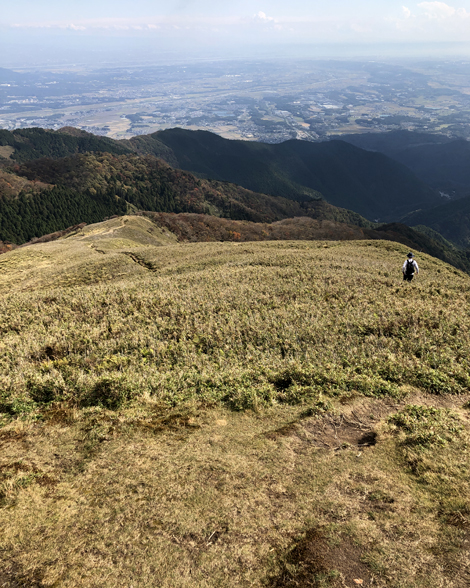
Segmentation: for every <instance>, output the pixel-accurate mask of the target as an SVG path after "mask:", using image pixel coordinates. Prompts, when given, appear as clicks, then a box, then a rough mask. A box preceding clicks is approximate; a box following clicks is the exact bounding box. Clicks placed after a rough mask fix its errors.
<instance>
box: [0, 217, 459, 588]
mask: <svg viewBox="0 0 470 588" xmlns="http://www.w3.org/2000/svg"><path fill="white" fill-rule="evenodd" d="M126 220H127V221H128V222H127V223H126ZM139 223H141V224H139ZM149 229H154V231H155V232H154V233H150V232H148V231H149ZM406 252H407V248H406V247H405V246H401V245H398V244H395V243H389V242H384V241H374V242H371V241H355V242H338V241H334V242H325V241H320V242H318V241H317V242H312V241H311V242H305V241H296V242H293V241H289V242H282V243H275V242H264V243H250V244H247V243H184V244H181V243H173V242H172V241H171V235H168V234H167V233H165V231H163V230H161V231H160V232H158V231H157V228H156V227H154V226H152V225H151V223H150V222H149V220H148V219H143V218H138V217H132V219H125V218H124V219H113V220H111V221H107V222H106V223H100V224H98V225H95V226H92V227H85V228H84V229H83V231H82V232H77V233H76V234H75V235H70V236H69V237H67V238H65V239H62V240H59V241H56V242H53V243H43V244H38V245H35V246H32V247H25V248H22V249H18V250H16V251H13V252H10V253H8V254H6V255H4V256H2V257H0V292H1V294H2V295H1V296H0V334H1V338H0V365H1V366H2V371H1V374H0V383H1V387H0V445H1V454H0V483H1V485H0V528H1V529H2V534H1V544H0V545H1V550H2V557H1V558H0V582H1V584H2V585H4V586H9V587H14V586H29V587H33V586H41V585H42V586H53V585H54V584H55V585H56V586H61V587H62V586H63V587H64V588H69V587H70V588H71V587H76V586H79V587H80V588H98V587H100V588H101V587H102V588H108V587H111V586H116V587H118V586H119V587H121V586H134V587H139V588H140V587H145V588H146V587H150V586H159V587H161V588H174V587H175V586H178V587H180V586H184V588H202V587H204V588H215V587H217V588H246V587H247V586H250V588H281V587H282V588H293V587H294V586H297V587H299V586H303V587H307V586H309V587H312V586H315V584H317V586H318V585H319V583H318V582H316V580H315V578H320V580H319V582H320V581H321V583H322V584H323V585H324V586H325V585H328V584H329V585H330V587H331V588H333V587H335V588H336V587H339V586H354V585H358V583H357V582H354V580H361V581H362V584H363V585H364V586H370V585H374V586H377V587H389V586H391V581H392V585H393V583H395V586H401V587H403V588H404V587H407V588H409V587H411V586H413V587H418V586H420V587H424V586H425V587H426V588H442V587H443V586H451V585H453V586H455V587H463V586H466V585H468V582H467V579H468V573H467V572H468V565H467V564H468V556H469V554H468V528H467V523H466V521H467V517H468V513H469V512H470V478H469V476H468V449H467V448H468V446H469V444H470V412H469V406H470V405H469V404H468V403H469V399H470V394H469V391H470V377H469V364H470V352H469V350H470V316H469V313H468V298H469V295H470V277H469V276H467V275H464V274H462V273H461V272H458V271H457V270H455V269H454V268H452V267H449V266H448V265H446V264H444V263H442V262H440V261H439V260H436V259H434V258H432V257H430V256H427V255H425V254H422V255H420V256H419V263H420V267H421V273H420V276H419V278H418V279H417V280H415V281H414V282H412V283H411V284H408V283H404V282H403V280H402V279H401V264H402V261H403V259H404V257H405V255H406ZM365 260H366V262H367V263H365ZM404 570H405V571H404ZM391 579H392V580H391ZM323 580H325V582H326V581H328V584H325V582H324V581H323ZM329 580H331V582H329ZM395 580H396V581H395ZM359 583H360V582H359Z"/></svg>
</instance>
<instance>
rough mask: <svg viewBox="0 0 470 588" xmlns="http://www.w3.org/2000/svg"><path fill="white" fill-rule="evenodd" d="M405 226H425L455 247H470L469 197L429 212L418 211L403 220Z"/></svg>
mask: <svg viewBox="0 0 470 588" xmlns="http://www.w3.org/2000/svg"><path fill="white" fill-rule="evenodd" d="M403 222H405V223H406V224H407V225H410V226H416V225H425V226H427V227H430V228H431V229H433V230H435V231H437V232H438V233H440V234H441V235H442V236H443V237H444V238H445V239H447V240H449V241H451V242H452V243H454V245H456V246H457V247H461V248H464V249H467V248H469V247H470V196H468V197H466V198H459V199H458V200H454V201H452V202H447V203H446V204H443V205H442V206H438V207H436V208H432V209H431V210H420V211H417V212H415V213H413V214H410V215H408V216H406V217H405V218H404V219H403Z"/></svg>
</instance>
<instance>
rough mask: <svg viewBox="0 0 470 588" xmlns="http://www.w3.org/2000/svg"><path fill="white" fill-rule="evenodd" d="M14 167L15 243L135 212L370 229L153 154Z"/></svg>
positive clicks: (8, 232)
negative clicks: (329, 222) (297, 220)
mask: <svg viewBox="0 0 470 588" xmlns="http://www.w3.org/2000/svg"><path fill="white" fill-rule="evenodd" d="M14 169H15V170H16V171H15V172H13V169H10V170H9V171H8V170H6V171H5V172H4V177H5V181H4V182H3V184H2V183H1V182H0V189H2V186H3V194H1V193H0V196H1V198H0V240H2V241H12V242H14V243H17V244H19V243H23V242H25V241H29V240H30V239H32V238H33V237H39V236H41V235H44V234H46V233H52V232H55V231H59V230H62V229H65V228H67V227H69V226H71V225H75V224H78V223H82V222H87V223H90V222H97V221H100V220H102V219H103V218H104V217H106V216H111V215H114V214H118V215H122V214H124V213H125V212H126V211H129V210H136V209H140V210H151V211H161V212H175V213H177V212H196V213H209V214H213V215H216V216H227V217H230V218H234V219H240V220H243V219H244V220H251V221H256V222H270V221H274V220H279V219H282V218H287V217H294V216H312V217H314V218H329V219H333V220H337V221H340V222H349V223H351V224H357V225H359V226H371V223H368V222H367V221H366V220H365V219H364V218H362V217H360V216H359V215H358V214H357V213H353V212H351V211H347V210H342V209H338V208H335V207H333V206H331V205H328V204H327V203H326V202H323V201H313V202H306V203H299V202H295V201H293V200H289V199H285V198H277V197H273V196H268V195H265V194H259V193H254V192H251V191H249V190H246V189H245V188H241V187H240V186H236V185H234V184H229V183H227V182H217V181H209V180H201V179H198V178H196V177H194V176H193V175H192V174H190V173H188V172H184V171H181V170H175V169H173V168H171V167H170V166H169V165H168V164H166V163H164V162H163V161H161V160H158V159H157V158H155V157H152V156H138V155H135V154H126V155H113V154H110V153H95V154H93V153H87V154H77V155H73V156H71V157H66V158H62V159H57V160H53V159H37V160H33V161H29V162H26V163H23V164H22V165H21V166H16V167H15V168H14ZM12 174H13V175H12ZM13 177H15V178H17V181H16V182H14V181H13ZM0 180H1V177H0ZM51 186H52V188H51ZM20 190H21V191H20Z"/></svg>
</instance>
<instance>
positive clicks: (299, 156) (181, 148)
mask: <svg viewBox="0 0 470 588" xmlns="http://www.w3.org/2000/svg"><path fill="white" fill-rule="evenodd" d="M151 137H153V138H154V140H155V145H156V149H157V151H158V152H159V153H161V147H160V146H161V144H162V143H163V144H165V145H166V146H167V147H169V148H171V150H172V152H173V154H174V156H175V157H176V160H177V162H178V166H179V167H181V168H183V169H186V170H189V171H192V172H195V173H198V174H202V175H203V176H205V177H210V178H215V179H223V180H227V181H230V182H235V183H237V184H240V185H242V186H244V187H246V188H249V189H250V190H255V191H258V192H264V193H267V194H272V195H278V196H284V197H286V198H293V199H298V200H302V199H305V198H309V197H311V196H313V197H315V196H316V195H317V194H318V193H321V194H322V195H323V196H324V197H325V198H326V200H327V201H328V202H330V203H331V204H334V205H335V206H341V207H343V208H348V209H350V210H354V211H356V212H358V213H359V214H361V215H363V216H365V217H366V218H369V219H371V220H374V219H377V218H379V219H382V220H396V219H397V218H399V217H400V216H402V215H403V214H405V213H407V212H410V211H412V210H416V209H417V208H430V207H432V206H436V205H438V204H439V203H440V202H441V200H440V197H439V195H438V194H437V193H436V192H434V191H433V190H432V189H431V188H429V187H428V186H426V185H425V184H424V183H423V182H421V181H420V180H418V179H417V178H416V176H415V175H414V174H413V173H412V172H411V171H410V170H409V169H407V168H406V167H405V166H403V165H402V164H400V163H397V162H396V161H393V160H391V159H389V158H387V157H386V156H384V155H382V154H380V153H372V152H368V151H365V150H363V149H359V148H357V147H354V146H352V145H350V144H348V143H345V142H343V141H330V142H325V143H311V142H307V141H286V142H285V143H281V144H277V145H268V144H263V143H255V142H250V141H231V140H228V139H223V138H222V137H219V136H217V135H215V134H213V133H209V132H207V131H187V130H183V129H168V130H165V131H159V132H157V133H154V134H153V135H151ZM131 144H132V145H133V146H134V147H135V148H136V150H139V149H140V148H141V147H140V146H141V145H143V147H142V148H145V149H146V150H149V148H150V144H151V143H150V140H149V138H148V137H146V138H142V137H134V138H133V139H131ZM147 152H148V151H147Z"/></svg>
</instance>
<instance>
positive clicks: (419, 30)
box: [0, 0, 470, 66]
mask: <svg viewBox="0 0 470 588" xmlns="http://www.w3.org/2000/svg"><path fill="white" fill-rule="evenodd" d="M0 37H1V38H0V66H1V65H2V59H3V60H5V62H6V63H7V62H8V61H9V60H11V59H13V58H14V57H15V56H17V55H18V54H17V51H20V53H21V55H25V56H26V55H27V52H28V51H30V52H31V51H32V52H33V53H36V55H35V57H36V59H37V58H38V54H37V52H39V54H41V51H45V49H46V48H47V47H49V49H50V50H52V48H53V47H56V50H57V49H58V48H59V45H58V39H60V47H61V51H62V53H63V54H64V55H65V54H66V53H67V51H68V50H72V49H73V48H74V47H75V48H77V47H79V46H80V43H82V44H83V40H84V39H87V42H88V48H91V47H93V48H94V50H97V48H98V49H99V48H101V49H105V48H106V47H108V49H109V50H111V48H113V50H118V48H119V42H120V43H121V44H122V43H125V42H126V41H125V40H126V39H128V40H129V44H130V45H132V46H134V47H137V45H138V46H139V47H141V50H142V49H143V48H144V47H148V49H149V51H150V50H152V49H153V50H155V49H157V48H158V49H159V50H164V49H165V48H167V49H169V50H174V49H176V48H177V49H180V50H183V51H185V50H186V51H201V50H202V49H204V48H206V49H210V50H212V51H217V50H218V49H220V50H223V49H228V48H232V49H233V48H236V47H237V46H243V45H250V46H251V45H253V46H263V45H265V46H273V45H277V46H280V47H281V46H283V45H288V44H292V43H296V44H319V43H343V44H344V43H346V44H354V43H377V42H388V43H415V42H426V43H439V42H459V41H460V42H468V41H470V0H449V3H447V2H439V1H427V2H416V1H411V2H410V1H408V0H401V1H400V0H398V1H396V0H329V1H327V0H265V1H259V2H258V1H256V0H255V1H252V0H250V1H248V0H231V1H230V2H223V1H221V0H165V1H160V0H153V1H152V0H132V1H130V0H67V1H64V0H41V1H38V0H15V1H14V2H4V3H3V6H2V10H1V13H0ZM136 44H137V45H136ZM121 48H122V49H123V48H124V46H122V45H121ZM49 54H50V51H49ZM49 54H48V55H49ZM57 57H59V55H57ZM3 65H5V64H3Z"/></svg>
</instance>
